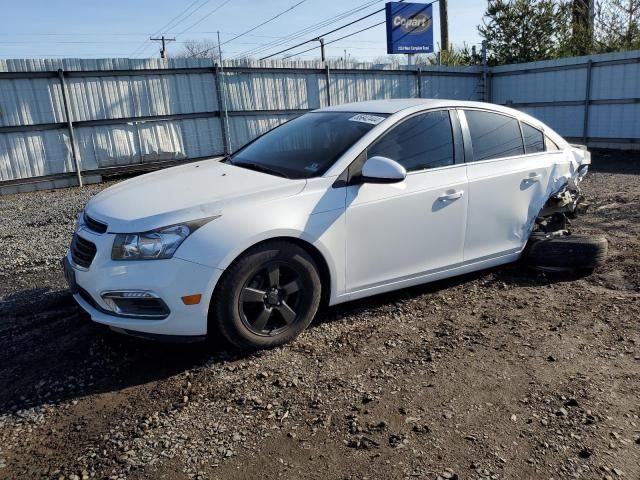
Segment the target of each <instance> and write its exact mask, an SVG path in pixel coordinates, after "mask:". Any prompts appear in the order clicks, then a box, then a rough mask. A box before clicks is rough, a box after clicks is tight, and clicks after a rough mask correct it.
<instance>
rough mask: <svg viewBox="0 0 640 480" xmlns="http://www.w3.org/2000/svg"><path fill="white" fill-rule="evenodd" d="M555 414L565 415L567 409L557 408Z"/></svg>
mask: <svg viewBox="0 0 640 480" xmlns="http://www.w3.org/2000/svg"><path fill="white" fill-rule="evenodd" d="M556 415H557V416H558V417H566V416H567V415H569V412H567V410H566V409H564V408H559V409H558V410H556Z"/></svg>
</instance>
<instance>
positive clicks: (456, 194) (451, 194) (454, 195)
mask: <svg viewBox="0 0 640 480" xmlns="http://www.w3.org/2000/svg"><path fill="white" fill-rule="evenodd" d="M463 195H464V190H458V191H454V192H448V193H445V194H443V195H440V196H439V197H438V199H439V200H442V201H443V202H449V201H452V200H457V199H458V198H461V197H462V196H463Z"/></svg>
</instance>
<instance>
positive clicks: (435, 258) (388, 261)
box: [346, 110, 468, 293]
mask: <svg viewBox="0 0 640 480" xmlns="http://www.w3.org/2000/svg"><path fill="white" fill-rule="evenodd" d="M453 138H454V137H453V129H452V126H451V118H450V113H449V112H448V111H447V110H439V111H432V112H427V113H422V114H419V115H416V116H413V117H410V118H409V119H407V120H404V121H403V122H401V123H400V124H399V125H397V126H395V127H394V128H393V129H392V130H390V131H389V132H387V133H386V134H384V135H383V136H382V137H381V138H379V139H378V140H376V141H375V142H374V143H373V144H372V145H371V146H370V147H369V148H368V149H367V152H366V153H365V155H366V156H367V157H369V158H370V157H372V156H374V155H377V156H383V157H387V158H391V159H392V160H395V161H397V162H398V163H400V164H402V165H403V166H404V167H405V168H406V170H407V177H406V179H405V180H404V181H402V182H399V183H394V184H376V183H362V182H361V181H360V182H358V181H357V173H356V181H355V182H351V183H355V184H352V185H350V186H348V187H347V199H346V201H347V208H346V244H347V249H346V284H347V292H349V293H353V292H357V291H362V290H367V289H372V288H376V287H379V286H382V285H385V284H390V283H396V282H401V281H403V280H408V279H410V278H411V277H415V276H418V275H420V274H422V273H426V272H430V271H434V270H438V269H445V268H447V267H450V266H452V265H455V264H458V263H460V262H462V255H463V246H464V235H465V227H466V212H467V198H468V195H467V192H466V190H467V178H466V167H465V165H464V163H456V161H455V155H454V141H453ZM365 161H366V160H365Z"/></svg>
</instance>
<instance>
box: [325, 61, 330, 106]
mask: <svg viewBox="0 0 640 480" xmlns="http://www.w3.org/2000/svg"><path fill="white" fill-rule="evenodd" d="M324 78H325V82H326V83H327V107H330V106H331V77H330V76H329V65H328V64H327V65H325V66H324Z"/></svg>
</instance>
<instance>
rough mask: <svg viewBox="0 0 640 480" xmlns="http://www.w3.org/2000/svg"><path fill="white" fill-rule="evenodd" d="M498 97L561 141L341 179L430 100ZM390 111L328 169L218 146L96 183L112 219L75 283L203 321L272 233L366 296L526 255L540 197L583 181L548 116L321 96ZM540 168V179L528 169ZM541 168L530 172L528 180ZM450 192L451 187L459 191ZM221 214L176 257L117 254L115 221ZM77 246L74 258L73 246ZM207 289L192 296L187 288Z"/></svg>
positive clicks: (198, 325) (196, 324) (122, 226)
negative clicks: (271, 161) (291, 173)
mask: <svg viewBox="0 0 640 480" xmlns="http://www.w3.org/2000/svg"><path fill="white" fill-rule="evenodd" d="M443 108H447V109H464V108H475V109H486V110H489V111H496V112H501V113H504V114H507V115H510V116H513V117H515V118H517V119H519V120H522V121H525V122H527V123H529V124H530V125H532V126H534V127H536V128H538V129H540V130H543V131H544V133H545V135H546V136H548V137H549V138H550V139H551V140H553V142H555V143H556V144H557V145H558V146H559V147H560V150H559V151H557V152H543V153H539V154H530V155H522V156H518V157H513V158H510V159H509V158H507V159H494V160H487V161H481V162H475V163H456V164H455V165H451V166H446V167H440V168H434V169H430V170H424V171H418V172H409V174H408V175H407V177H406V179H405V180H404V181H402V182H399V183H392V184H373V183H364V184H360V185H350V186H339V187H337V188H336V186H335V182H336V180H337V179H338V177H339V176H340V175H341V174H342V173H343V172H344V171H345V170H346V169H347V167H348V166H349V165H351V163H352V162H353V161H354V160H355V159H356V158H357V157H358V155H360V154H361V153H362V152H363V150H364V149H365V148H366V147H367V146H368V145H370V144H371V143H372V142H373V141H374V140H375V139H377V138H378V137H379V136H380V135H381V134H383V133H384V132H386V131H388V130H389V129H390V128H392V127H393V126H394V125H396V124H398V123H399V122H402V121H403V120H404V119H405V118H407V117H408V116H410V115H413V114H415V113H418V112H423V111H428V110H432V109H443ZM322 110H323V111H345V112H363V113H388V114H390V115H389V116H388V117H387V118H386V119H385V120H383V121H381V122H380V123H378V124H377V125H375V126H374V127H373V128H372V129H371V130H370V131H369V132H367V133H366V134H365V135H363V136H362V137H361V138H360V140H358V141H356V142H355V143H354V144H353V145H352V146H351V147H350V148H349V149H348V150H347V151H346V152H345V153H344V154H343V155H342V156H341V157H340V158H339V159H338V160H337V161H336V162H335V163H334V164H333V166H331V167H330V168H329V169H328V170H327V171H326V172H325V173H324V175H323V176H320V177H317V178H309V179H306V180H304V179H302V180H289V179H286V178H281V177H278V176H274V175H269V174H266V173H261V172H257V171H252V170H248V169H244V168H241V167H237V166H233V165H230V164H227V163H221V162H219V161H218V159H210V160H205V161H200V162H197V163H192V164H187V165H183V166H180V167H174V168H170V169H167V170H162V171H158V172H154V173H151V174H147V175H143V176H140V177H137V178H134V179H131V180H127V181H125V182H122V183H120V184H118V185H116V186H114V187H111V188H108V189H106V190H105V191H103V192H102V193H100V194H98V195H96V196H95V197H94V198H93V199H91V201H90V202H89V203H88V205H87V207H86V212H87V214H88V215H90V216H91V217H92V218H94V219H95V220H98V221H101V222H104V223H106V224H108V232H107V233H104V234H96V233H95V232H91V231H89V230H86V229H81V230H80V231H78V232H77V234H78V235H80V236H82V237H83V238H86V239H87V240H90V241H91V242H93V243H95V245H96V246H97V254H96V257H95V258H94V260H93V262H92V264H91V266H90V268H89V269H80V268H77V267H74V271H75V275H76V280H77V283H78V285H79V286H80V287H82V288H83V289H85V290H87V291H89V292H90V293H91V294H92V295H93V296H94V297H95V300H96V301H97V302H98V303H99V304H100V307H101V308H107V305H106V304H105V303H104V301H102V300H101V299H100V298H99V296H100V294H101V293H102V292H105V291H110V290H117V289H142V290H149V291H153V292H155V293H157V294H159V295H160V296H161V297H162V298H163V300H164V301H165V302H166V303H167V305H168V306H169V308H170V310H171V314H170V315H169V317H168V318H166V319H164V320H158V321H149V320H137V319H130V318H119V317H116V316H114V315H110V314H108V313H105V312H103V311H100V310H97V309H96V308H94V307H93V306H92V305H90V304H89V303H87V302H86V301H85V300H83V299H82V298H81V297H79V296H78V295H76V296H75V298H76V300H78V302H79V303H80V305H81V306H82V307H83V308H84V309H86V310H87V311H88V312H89V313H90V314H91V316H92V318H93V319H94V320H96V321H98V322H100V323H104V324H107V325H110V326H113V327H116V328H119V329H126V330H132V331H139V332H146V333H151V334H166V335H204V334H206V329H207V312H208V308H209V302H210V300H211V298H212V295H213V292H214V289H215V286H216V284H217V282H218V280H219V278H220V276H221V275H222V274H223V272H224V270H225V269H227V268H228V267H229V266H230V265H231V264H232V262H233V261H234V260H235V259H236V258H238V256H239V255H241V254H242V253H243V252H244V251H245V250H247V249H249V248H251V247H252V246H254V245H256V244H257V243H259V242H261V241H264V240H269V239H273V238H282V237H285V238H290V239H296V240H297V241H300V242H305V243H306V244H308V245H310V246H312V247H313V248H315V249H316V251H317V252H318V253H319V255H320V256H321V257H322V259H323V260H324V263H325V264H326V269H327V271H328V280H329V284H328V285H326V287H327V288H328V289H329V292H328V293H329V295H328V300H329V303H330V304H332V305H333V304H337V303H341V302H344V301H348V300H352V299H356V298H361V297H366V296H368V295H373V294H377V293H382V292H386V291H390V290H395V289H398V288H402V287H407V286H411V285H415V284H419V283H424V282H426V281H432V280H437V279H441V278H446V277H449V276H453V275H458V274H462V273H466V272H470V271H474V270H479V269H482V268H487V267H491V266H495V265H499V264H503V263H507V262H510V261H514V260H516V259H517V258H518V257H519V256H520V254H521V252H522V250H523V248H524V246H525V244H526V241H527V238H528V235H529V233H530V231H531V229H532V228H533V224H534V220H535V217H536V215H537V213H538V212H539V210H540V208H542V206H543V205H544V203H545V202H546V200H547V199H548V198H549V196H551V195H552V194H553V193H555V192H557V191H558V190H559V189H560V188H561V187H562V185H563V184H564V183H566V182H567V181H569V182H578V181H579V180H580V177H581V176H582V175H584V173H585V171H584V170H583V171H582V172H580V174H578V167H579V166H580V165H581V164H585V163H589V162H590V157H589V154H588V152H585V151H581V150H578V149H575V148H573V147H571V146H570V145H569V144H567V142H565V141H564V140H563V139H562V138H561V137H560V136H559V135H558V134H556V133H555V132H553V131H552V130H550V129H549V128H548V127H547V126H545V125H543V124H542V123H540V122H539V121H537V120H536V119H534V118H532V117H530V116H528V115H526V114H524V113H521V112H518V111H515V110H512V109H509V108H506V107H500V106H494V105H487V104H482V103H477V102H458V101H451V100H426V99H425V100H414V99H404V100H401V99H399V100H384V101H373V102H362V103H357V104H346V105H340V106H336V107H330V108H327V109H322ZM532 174H535V175H539V176H536V178H535V179H533V177H530V175H532ZM528 178H532V180H527V179H528ZM458 194H459V196H458V197H457V198H450V199H448V200H445V201H443V198H442V197H443V196H445V195H449V196H451V195H454V197H455V196H456V195H458ZM205 217H218V218H216V219H215V220H212V221H210V222H209V223H206V224H205V225H203V226H202V227H200V228H199V229H198V230H196V231H195V232H194V233H193V234H191V235H190V236H189V237H188V238H187V239H186V240H185V241H184V242H183V243H182V245H181V246H180V247H179V248H178V250H177V251H176V253H175V254H174V256H173V258H170V259H166V260H152V261H148V260H147V261H114V260H112V259H111V247H112V245H113V240H114V238H115V234H116V233H136V232H145V231H149V230H153V229H157V228H160V227H164V226H167V225H174V224H179V223H180V222H186V221H191V220H197V219H202V218H205ZM67 258H68V259H69V260H71V257H70V255H69V254H68V255H67ZM194 293H198V294H202V298H203V299H202V302H200V303H199V304H197V305H184V303H182V302H181V301H180V297H181V296H183V295H191V294H194Z"/></svg>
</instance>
